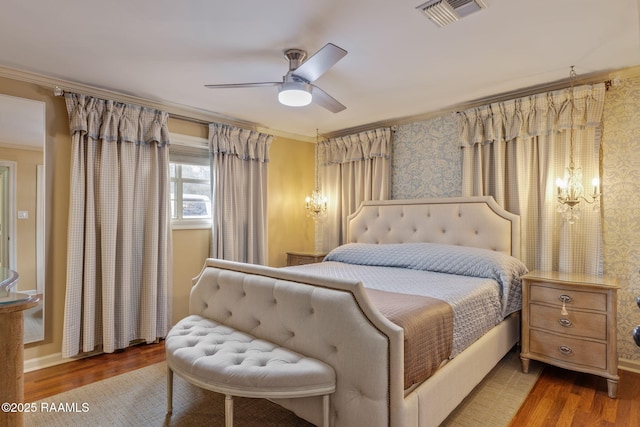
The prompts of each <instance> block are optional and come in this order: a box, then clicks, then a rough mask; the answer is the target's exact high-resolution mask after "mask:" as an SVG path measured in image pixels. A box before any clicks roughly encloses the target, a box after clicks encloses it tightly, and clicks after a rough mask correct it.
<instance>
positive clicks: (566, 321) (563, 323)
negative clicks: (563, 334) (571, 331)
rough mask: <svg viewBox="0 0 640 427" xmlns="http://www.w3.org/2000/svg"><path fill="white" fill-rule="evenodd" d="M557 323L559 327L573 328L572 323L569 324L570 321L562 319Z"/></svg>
mask: <svg viewBox="0 0 640 427" xmlns="http://www.w3.org/2000/svg"><path fill="white" fill-rule="evenodd" d="M558 323H560V325H562V326H564V327H565V328H569V327H571V326H573V323H572V322H571V320H569V319H566V318H564V317H563V318H561V319H560V320H558Z"/></svg>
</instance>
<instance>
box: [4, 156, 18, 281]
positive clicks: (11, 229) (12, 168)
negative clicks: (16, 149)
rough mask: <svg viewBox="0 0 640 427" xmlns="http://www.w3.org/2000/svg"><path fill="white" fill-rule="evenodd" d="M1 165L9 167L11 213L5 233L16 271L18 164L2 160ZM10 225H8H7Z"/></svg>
mask: <svg viewBox="0 0 640 427" xmlns="http://www.w3.org/2000/svg"><path fill="white" fill-rule="evenodd" d="M0 166H4V167H6V168H7V169H8V172H7V178H8V181H9V182H8V185H7V189H8V194H7V206H6V208H7V209H8V211H9V213H8V215H7V220H8V221H9V224H6V225H5V229H4V232H5V235H6V236H8V238H9V245H8V248H9V267H8V268H10V269H11V270H14V271H16V176H17V169H18V164H17V163H16V162H12V161H9V160H0ZM7 226H8V227H7Z"/></svg>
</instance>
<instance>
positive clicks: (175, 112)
mask: <svg viewBox="0 0 640 427" xmlns="http://www.w3.org/2000/svg"><path fill="white" fill-rule="evenodd" d="M0 77H6V78H9V79H13V80H18V81H22V82H25V83H31V84H35V85H37V86H40V87H43V88H47V89H50V90H51V93H52V94H53V93H54V90H56V89H61V90H62V91H66V92H76V93H82V94H85V95H89V96H93V97H96V98H103V99H112V100H114V101H117V102H122V103H125V104H136V105H141V106H144V107H149V108H155V109H158V110H162V111H166V112H167V113H168V114H169V116H170V117H171V118H173V119H176V120H184V121H189V122H195V123H198V124H202V125H204V126H208V125H209V123H222V124H227V125H232V126H237V127H240V128H244V129H250V130H254V131H256V132H262V133H267V134H270V135H273V136H275V137H282V138H288V139H294V140H297V141H304V142H315V138H314V137H309V136H305V135H298V134H294V133H290V132H285V131H281V130H277V129H270V128H268V127H266V126H263V125H261V124H259V123H253V122H249V121H243V120H238V119H235V118H232V117H228V116H225V115H223V114H219V113H215V112H212V111H207V110H203V109H200V108H194V107H189V106H187V105H183V104H178V103H173V102H168V101H164V100H160V99H155V100H154V99H148V98H142V97H138V96H135V95H130V94H126V93H122V92H117V91H113V90H109V89H101V88H97V87H94V86H90V85H86V84H83V83H76V82H72V81H69V80H63V79H58V78H54V77H49V76H45V75H42V74H37V73H32V72H29V71H24V70H18V69H15V68H10V67H4V66H0Z"/></svg>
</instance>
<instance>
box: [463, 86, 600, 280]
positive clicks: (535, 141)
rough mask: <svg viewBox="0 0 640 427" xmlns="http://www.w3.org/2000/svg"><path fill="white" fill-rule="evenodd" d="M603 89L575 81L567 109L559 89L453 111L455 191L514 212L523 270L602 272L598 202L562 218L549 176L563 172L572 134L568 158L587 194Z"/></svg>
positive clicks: (595, 163)
mask: <svg viewBox="0 0 640 427" xmlns="http://www.w3.org/2000/svg"><path fill="white" fill-rule="evenodd" d="M604 95H605V87H604V84H597V85H593V86H579V87H576V88H574V107H573V108H571V102H570V100H571V98H570V91H569V90H560V91H554V92H549V93H543V94H538V95H534V96H530V97H525V98H519V99H514V100H510V101H505V102H500V103H494V104H491V105H486V106H482V107H478V108H472V109H469V110H467V111H464V112H461V113H456V117H457V123H458V129H459V134H460V138H459V141H458V143H459V144H460V146H461V147H462V157H463V171H462V194H463V195H465V196H481V195H490V196H493V197H494V198H495V199H496V201H497V202H498V203H499V204H500V205H501V206H503V207H504V208H505V209H507V210H509V211H510V212H513V213H516V214H519V215H520V216H521V221H522V236H521V241H522V250H521V255H522V260H523V261H524V262H525V263H526V265H527V266H528V267H529V269H541V270H557V271H563V272H577V273H588V274H601V273H602V241H601V236H602V231H601V214H600V206H599V204H598V203H595V204H593V205H590V204H587V203H586V202H582V203H580V206H579V207H577V209H579V210H580V218H579V219H578V220H577V221H576V222H575V223H574V224H570V223H568V222H567V221H566V220H564V219H563V217H562V214H561V213H559V212H558V207H559V206H558V202H557V184H556V180H557V179H558V178H563V177H564V176H565V173H566V168H567V167H568V166H569V157H570V154H569V153H570V150H569V147H570V140H571V138H573V145H574V158H575V165H576V167H581V168H582V175H583V180H584V182H583V185H584V188H585V194H590V193H591V189H592V184H591V180H592V178H594V177H599V170H600V168H599V162H600V130H601V129H600V126H601V117H602V109H603V105H604ZM572 115H573V117H572ZM572 124H573V129H571V127H572ZM572 133H573V136H571V134H572ZM605 196H606V195H605Z"/></svg>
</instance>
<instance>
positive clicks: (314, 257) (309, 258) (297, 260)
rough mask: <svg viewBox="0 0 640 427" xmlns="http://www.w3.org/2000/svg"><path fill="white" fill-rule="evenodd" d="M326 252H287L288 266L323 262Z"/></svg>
mask: <svg viewBox="0 0 640 427" xmlns="http://www.w3.org/2000/svg"><path fill="white" fill-rule="evenodd" d="M326 255H327V254H326V253H310V252H287V266H291V265H303V264H313V263H314V262H322V260H323V259H324V257H325V256H326Z"/></svg>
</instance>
